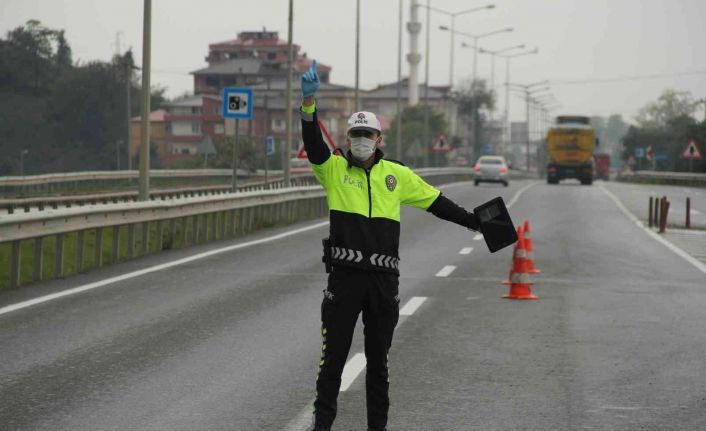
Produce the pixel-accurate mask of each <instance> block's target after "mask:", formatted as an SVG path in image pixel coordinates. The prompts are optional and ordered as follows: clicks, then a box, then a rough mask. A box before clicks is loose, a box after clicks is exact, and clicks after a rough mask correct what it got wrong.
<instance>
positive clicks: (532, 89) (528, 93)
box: [510, 80, 549, 172]
mask: <svg viewBox="0 0 706 431" xmlns="http://www.w3.org/2000/svg"><path fill="white" fill-rule="evenodd" d="M548 83H549V81H546V80H545V81H540V82H535V83H532V84H526V85H522V84H510V86H513V87H517V88H519V89H521V91H522V92H523V93H524V95H525V108H526V110H525V121H526V125H527V132H526V136H525V138H526V141H525V143H526V145H527V147H526V169H527V172H529V171H530V102H531V99H532V93H535V94H536V93H539V92H541V91H545V90H547V89H549V87H548V86H547V84H548ZM539 86H545V87H541V88H536V87H539Z"/></svg>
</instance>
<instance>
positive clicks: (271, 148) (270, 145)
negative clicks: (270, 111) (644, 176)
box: [265, 136, 275, 156]
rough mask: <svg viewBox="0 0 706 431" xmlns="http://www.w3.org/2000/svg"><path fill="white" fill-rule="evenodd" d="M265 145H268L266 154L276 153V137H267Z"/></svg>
mask: <svg viewBox="0 0 706 431" xmlns="http://www.w3.org/2000/svg"><path fill="white" fill-rule="evenodd" d="M265 145H266V147H267V150H266V154H267V155H268V156H271V155H273V154H274V153H275V138H274V137H272V136H268V137H267V138H265Z"/></svg>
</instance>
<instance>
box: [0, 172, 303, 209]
mask: <svg viewBox="0 0 706 431" xmlns="http://www.w3.org/2000/svg"><path fill="white" fill-rule="evenodd" d="M229 178H230V177H229ZM291 184H292V185H293V186H305V185H314V184H316V180H315V179H314V177H313V176H311V175H304V176H298V177H293V178H292V179H291ZM283 187H284V180H281V179H279V180H275V181H268V182H264V181H258V182H252V183H245V184H243V185H241V186H239V187H238V191H241V192H249V191H257V190H272V189H280V188H283ZM230 192H231V186H230V185H212V186H200V187H183V188H172V189H157V190H152V191H151V192H150V199H152V200H154V199H174V198H182V197H193V196H204V195H215V194H223V193H230ZM138 198H139V193H138V192H137V191H122V192H107V193H93V194H81V195H66V196H38V197H31V198H12V199H0V210H5V211H7V213H8V214H14V213H15V211H16V210H17V209H18V208H21V209H22V210H23V211H24V212H30V210H31V209H36V210H38V211H44V209H45V208H53V209H58V208H59V207H66V208H70V207H72V206H82V205H97V204H110V203H114V204H115V203H119V202H130V201H137V200H138Z"/></svg>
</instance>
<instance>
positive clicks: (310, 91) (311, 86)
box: [302, 60, 321, 97]
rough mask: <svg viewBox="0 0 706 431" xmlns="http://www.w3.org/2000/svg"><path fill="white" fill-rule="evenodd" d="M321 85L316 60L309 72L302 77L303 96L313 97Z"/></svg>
mask: <svg viewBox="0 0 706 431" xmlns="http://www.w3.org/2000/svg"><path fill="white" fill-rule="evenodd" d="M320 84H321V81H319V74H318V73H316V60H314V61H313V62H312V63H311V67H310V68H309V70H307V71H306V72H304V74H303V75H302V95H303V96H304V97H309V96H313V95H314V93H316V90H318V89H319V85H320Z"/></svg>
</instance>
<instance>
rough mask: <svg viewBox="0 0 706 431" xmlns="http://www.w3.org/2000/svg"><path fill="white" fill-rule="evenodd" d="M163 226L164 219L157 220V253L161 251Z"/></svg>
mask: <svg viewBox="0 0 706 431" xmlns="http://www.w3.org/2000/svg"><path fill="white" fill-rule="evenodd" d="M163 227H164V221H163V220H159V221H157V253H159V252H160V251H162V246H163V245H164V240H163V238H162V230H163V229H162V228H163Z"/></svg>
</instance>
